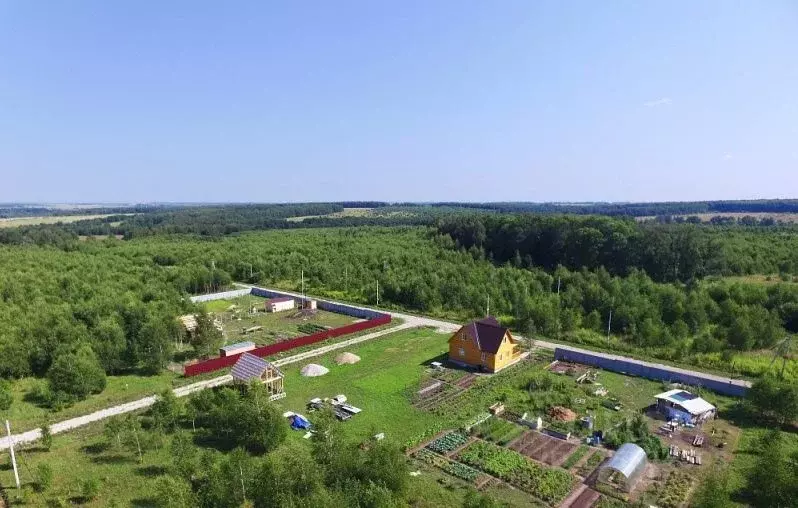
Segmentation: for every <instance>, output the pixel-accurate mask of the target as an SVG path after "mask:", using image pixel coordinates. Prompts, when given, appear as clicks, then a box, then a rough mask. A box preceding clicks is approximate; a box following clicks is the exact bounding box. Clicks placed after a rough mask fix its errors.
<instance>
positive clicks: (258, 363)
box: [231, 353, 285, 401]
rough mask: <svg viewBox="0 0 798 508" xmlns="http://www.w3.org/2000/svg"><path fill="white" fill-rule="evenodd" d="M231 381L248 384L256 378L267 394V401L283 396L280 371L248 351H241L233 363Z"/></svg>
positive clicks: (283, 389) (283, 390)
mask: <svg viewBox="0 0 798 508" xmlns="http://www.w3.org/2000/svg"><path fill="white" fill-rule="evenodd" d="M231 374H232V376H233V382H234V383H237V384H249V383H252V382H253V381H255V380H257V381H260V382H261V383H263V385H264V386H265V387H266V391H267V392H268V394H269V401H272V400H277V399H282V398H283V397H285V386H284V385H283V378H284V377H285V376H283V373H282V371H280V369H278V368H277V367H276V366H275V365H274V364H273V363H271V362H268V361H266V360H264V359H263V358H259V357H257V356H255V355H253V354H250V353H243V354H242V355H241V356H240V357H239V358H238V361H237V362H236V363H235V365H233V371H232V372H231Z"/></svg>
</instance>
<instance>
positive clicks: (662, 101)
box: [643, 97, 673, 108]
mask: <svg viewBox="0 0 798 508" xmlns="http://www.w3.org/2000/svg"><path fill="white" fill-rule="evenodd" d="M672 102H673V101H672V100H671V98H670V97H660V98H659V99H654V100H653V101H647V102H644V103H643V106H645V107H647V108H653V107H655V106H668V105H670V104H671V103H672Z"/></svg>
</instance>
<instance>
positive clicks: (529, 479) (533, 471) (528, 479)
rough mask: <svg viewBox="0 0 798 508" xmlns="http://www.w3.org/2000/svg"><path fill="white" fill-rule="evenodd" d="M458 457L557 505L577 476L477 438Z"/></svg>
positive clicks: (552, 504)
mask: <svg viewBox="0 0 798 508" xmlns="http://www.w3.org/2000/svg"><path fill="white" fill-rule="evenodd" d="M457 459H458V460H459V461H460V462H463V463H464V464H468V465H469V466H472V467H474V468H476V469H479V470H482V471H484V472H486V473H488V474H490V475H492V476H495V477H497V478H500V479H502V480H504V481H506V482H507V483H509V484H510V485H512V486H514V487H516V488H519V489H521V490H523V491H525V492H527V493H529V494H531V495H532V496H534V497H535V498H537V499H538V500H540V501H543V502H544V503H546V504H548V505H550V506H557V505H558V504H559V503H560V502H561V501H562V500H563V499H565V497H566V496H567V495H568V494H569V493H570V492H571V489H572V487H573V486H574V484H575V482H576V479H575V478H574V476H573V475H571V474H570V473H568V472H567V471H565V470H563V469H559V468H549V467H546V466H543V465H541V464H538V463H536V462H534V461H531V460H529V459H528V458H527V457H525V456H523V455H521V454H520V453H518V452H516V451H514V450H511V449H508V448H503V447H500V446H497V445H494V444H491V443H488V442H485V441H475V442H473V443H472V444H470V445H468V446H467V447H466V448H465V449H463V450H461V451H460V452H459V453H458V454H457Z"/></svg>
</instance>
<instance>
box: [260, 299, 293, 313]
mask: <svg viewBox="0 0 798 508" xmlns="http://www.w3.org/2000/svg"><path fill="white" fill-rule="evenodd" d="M265 305H266V312H283V311H286V310H292V309H293V308H294V306H295V302H294V299H293V298H291V297H290V296H282V297H279V298H272V299H270V300H266V304H265Z"/></svg>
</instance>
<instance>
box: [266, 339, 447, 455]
mask: <svg viewBox="0 0 798 508" xmlns="http://www.w3.org/2000/svg"><path fill="white" fill-rule="evenodd" d="M448 339H449V336H448V335H445V334H439V333H435V332H434V331H431V330H429V329H414V330H407V331H401V332H397V333H394V334H390V335H386V336H385V337H381V338H378V339H374V340H373V341H369V342H366V343H365V344H363V345H360V346H359V347H355V348H353V349H348V351H351V352H353V353H355V354H356V355H358V356H360V358H361V361H360V362H359V363H356V364H354V365H341V366H339V365H336V363H335V361H334V358H335V356H336V355H337V354H339V353H341V352H342V351H343V350H339V351H335V352H333V353H331V354H329V355H325V356H321V357H317V358H313V359H310V360H308V361H306V362H299V363H297V364H294V365H291V366H288V367H286V368H284V369H283V372H284V373H285V390H286V393H287V396H286V398H285V399H282V400H280V401H278V403H277V404H278V405H279V406H280V408H281V409H282V410H284V411H295V412H299V413H302V414H304V415H305V416H307V417H308V418H309V419H310V421H311V422H312V421H313V413H309V412H307V411H306V410H305V405H306V404H307V402H308V401H309V400H310V399H312V398H314V397H320V398H324V397H332V396H335V395H338V394H344V395H346V397H347V399H348V401H349V402H350V403H351V404H352V405H353V406H356V407H359V408H361V409H362V410H363V412H362V413H360V414H358V415H355V416H354V417H352V419H350V420H349V421H347V422H346V423H345V425H347V426H348V427H350V430H351V431H352V433H353V435H359V436H362V437H365V436H367V435H368V434H369V433H372V434H374V433H378V432H385V434H386V436H387V437H390V438H391V439H392V440H394V441H396V442H397V443H399V444H402V443H404V441H405V440H407V439H409V438H411V437H413V436H415V435H418V434H419V433H421V432H423V431H424V430H425V429H426V428H427V427H429V426H430V425H431V421H430V420H431V419H433V417H432V416H430V415H429V414H428V413H425V412H423V411H420V410H417V409H415V408H413V407H412V406H411V405H410V403H409V400H408V395H407V392H408V389H409V388H411V387H415V386H416V385H417V384H418V381H419V379H420V376H421V374H422V373H423V371H424V370H425V367H424V366H423V365H422V364H423V363H424V362H428V361H429V360H431V359H433V358H435V357H436V356H438V355H440V354H442V353H443V352H445V351H446V350H447V348H448V345H447V340H448ZM308 363H317V364H320V365H324V366H325V367H327V368H328V369H330V372H329V373H328V374H326V375H324V376H320V377H315V378H308V377H302V376H301V375H300V373H299V371H300V369H301V368H302V367H303V366H305V365H307V364H308ZM292 434H293V435H295V436H297V437H298V438H301V434H302V433H300V432H295V433H292Z"/></svg>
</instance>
